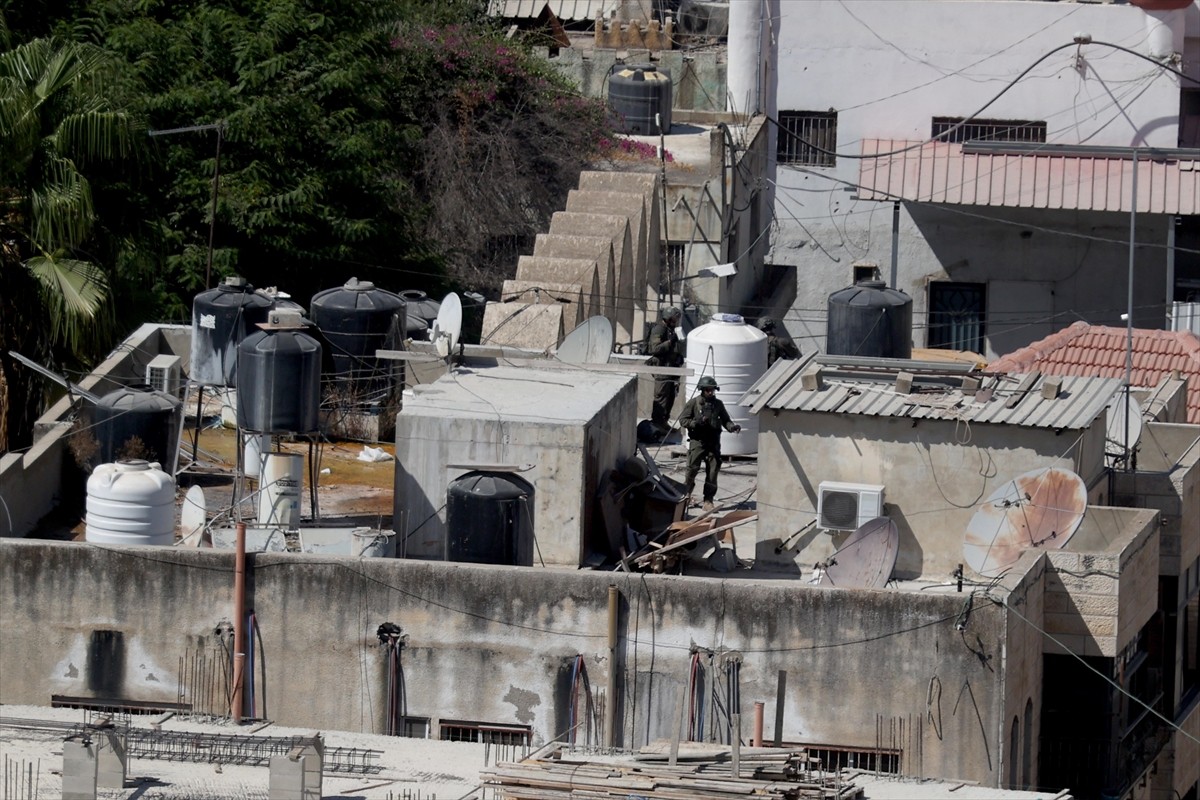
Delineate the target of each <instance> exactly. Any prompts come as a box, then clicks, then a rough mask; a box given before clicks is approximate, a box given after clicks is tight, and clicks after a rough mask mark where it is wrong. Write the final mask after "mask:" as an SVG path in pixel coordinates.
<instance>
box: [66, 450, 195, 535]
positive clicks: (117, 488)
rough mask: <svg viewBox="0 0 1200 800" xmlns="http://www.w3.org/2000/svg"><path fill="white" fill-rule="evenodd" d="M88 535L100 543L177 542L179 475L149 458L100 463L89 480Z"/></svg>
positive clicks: (86, 529) (86, 528)
mask: <svg viewBox="0 0 1200 800" xmlns="http://www.w3.org/2000/svg"><path fill="white" fill-rule="evenodd" d="M84 538H85V539H86V540H87V541H89V542H96V543H98V544H122V545H123V544H143V545H171V544H174V542H175V479H174V478H172V477H171V476H170V475H168V474H167V473H165V472H163V471H162V470H161V469H159V465H158V464H157V463H154V462H149V461H140V460H137V461H118V462H117V463H115V464H101V465H100V466H98V467H96V469H95V470H93V472H92V475H91V477H90V478H88V482H87V523H86V527H85V529H84Z"/></svg>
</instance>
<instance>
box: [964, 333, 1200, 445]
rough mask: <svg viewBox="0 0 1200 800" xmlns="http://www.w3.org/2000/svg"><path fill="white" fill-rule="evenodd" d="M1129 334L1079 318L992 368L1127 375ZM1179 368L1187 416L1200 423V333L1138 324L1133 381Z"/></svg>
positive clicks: (1143, 382) (1153, 380)
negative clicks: (1184, 384) (1185, 388)
mask: <svg viewBox="0 0 1200 800" xmlns="http://www.w3.org/2000/svg"><path fill="white" fill-rule="evenodd" d="M1127 335H1128V334H1127V331H1126V330H1125V328H1109V327H1106V326H1103V325H1089V324H1088V323H1086V322H1076V323H1074V324H1073V325H1071V326H1070V327H1069V328H1066V329H1065V330H1061V331H1059V332H1058V333H1054V334H1051V335H1050V336H1047V337H1046V338H1045V339H1042V340H1041V341H1037V342H1034V343H1033V344H1031V345H1029V346H1028V347H1023V348H1021V349H1020V350H1016V351H1014V352H1012V353H1009V354H1008V355H1006V356H1002V357H1001V358H998V359H996V360H995V361H993V362H992V363H991V364H989V365H988V370H989V371H992V372H1011V373H1020V372H1031V371H1033V370H1039V371H1040V372H1041V373H1042V374H1043V375H1075V376H1092V377H1100V378H1122V379H1123V378H1124V377H1125V343H1126V340H1127ZM1175 370H1179V373H1180V375H1181V376H1183V377H1186V378H1187V381H1188V403H1187V406H1188V413H1187V419H1188V422H1191V423H1194V424H1200V337H1197V336H1196V334H1194V333H1190V332H1188V331H1177V332H1172V331H1156V330H1145V329H1142V328H1134V330H1133V374H1132V376H1131V381H1130V382H1131V383H1132V385H1134V386H1145V387H1153V386H1156V385H1158V383H1159V381H1161V380H1162V379H1163V378H1165V377H1167V376H1169V375H1170V374H1171V373H1172V372H1173V371H1175Z"/></svg>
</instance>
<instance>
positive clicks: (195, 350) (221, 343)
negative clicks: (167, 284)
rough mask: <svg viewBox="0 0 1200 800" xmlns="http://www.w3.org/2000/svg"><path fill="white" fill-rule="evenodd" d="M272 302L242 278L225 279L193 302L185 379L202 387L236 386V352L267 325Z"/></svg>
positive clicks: (197, 296)
mask: <svg viewBox="0 0 1200 800" xmlns="http://www.w3.org/2000/svg"><path fill="white" fill-rule="evenodd" d="M271 305H272V300H271V298H269V297H267V296H266V295H263V294H260V293H258V292H256V291H254V287H253V286H251V285H250V284H248V283H246V282H245V281H244V280H242V279H241V278H226V279H225V283H222V284H221V285H220V286H218V287H217V288H216V289H209V290H208V291H206V292H201V293H200V294H198V295H196V299H195V300H194V301H193V302H192V358H191V368H190V369H189V371H188V378H189V379H191V380H192V381H194V382H195V383H202V384H204V385H205V386H233V385H234V384H235V383H236V382H237V348H238V345H239V344H241V343H242V340H243V339H245V338H246V337H247V336H248V335H250V334H251V333H253V332H255V331H256V330H258V328H257V327H256V325H257V323H259V322H266V321H267V314H268V313H269V312H270V310H271Z"/></svg>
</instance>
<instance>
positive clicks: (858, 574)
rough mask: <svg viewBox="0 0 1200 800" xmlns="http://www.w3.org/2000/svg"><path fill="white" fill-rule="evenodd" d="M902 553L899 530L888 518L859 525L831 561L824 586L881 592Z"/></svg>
mask: <svg viewBox="0 0 1200 800" xmlns="http://www.w3.org/2000/svg"><path fill="white" fill-rule="evenodd" d="M899 552H900V530H899V529H898V528H897V527H896V523H895V522H893V521H892V520H890V519H888V518H887V517H876V518H875V519H872V520H868V521H866V522H864V523H863V524H862V525H859V526H858V528H857V529H856V530H855V531H854V533H852V534H850V538H849V539H847V540H846V543H845V544H843V545H842V546H841V547H840V548H838V551H837V552H836V553H834V554H833V555H832V556H831V557H830V559H829V566H828V567H826V568H825V573H824V574H823V575H822V576H821V586H836V587H838V588H839V589H882V588H883V587H884V585H886V584H887V582H888V579H889V578H891V577H892V569H894V568H895V566H896V556H897V554H898V553H899Z"/></svg>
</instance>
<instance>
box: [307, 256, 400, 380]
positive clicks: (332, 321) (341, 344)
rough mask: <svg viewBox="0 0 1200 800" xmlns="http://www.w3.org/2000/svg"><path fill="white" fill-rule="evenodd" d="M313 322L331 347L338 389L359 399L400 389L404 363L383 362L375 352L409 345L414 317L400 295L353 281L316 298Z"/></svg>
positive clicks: (314, 298)
mask: <svg viewBox="0 0 1200 800" xmlns="http://www.w3.org/2000/svg"><path fill="white" fill-rule="evenodd" d="M311 317H312V321H313V322H314V323H316V325H317V328H318V329H320V331H321V334H322V335H323V336H324V337H325V341H326V342H327V343H328V344H329V349H330V353H329V355H330V356H331V361H332V365H333V375H332V377H334V378H336V379H337V382H336V383H335V384H333V385H335V386H337V387H339V389H345V390H348V391H349V392H350V393H352V394H353V395H354V396H356V397H358V398H369V396H371V395H375V394H386V393H387V392H388V391H389V390H390V389H392V388H394V386H395V383H396V381H397V380H398V379H399V375H400V362H398V361H389V360H385V361H380V360H379V359H377V358H375V351H376V350H399V349H401V348H403V346H404V339H405V328H406V326H407V317H408V314H407V311H406V308H405V303H404V300H403V299H401V298H400V296H399V295H396V294H393V293H392V292H388V291H385V290H383V289H379V288H376V286H375V284H373V283H371V282H369V281H360V280H358V279H357V278H351V279H350V280H348V281H347V282H346V284H345V285H344V286H342V287H340V288H337V289H326V290H325V291H323V292H318V293H317V294H315V295H313V299H312V304H311Z"/></svg>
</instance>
